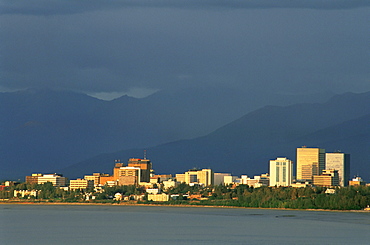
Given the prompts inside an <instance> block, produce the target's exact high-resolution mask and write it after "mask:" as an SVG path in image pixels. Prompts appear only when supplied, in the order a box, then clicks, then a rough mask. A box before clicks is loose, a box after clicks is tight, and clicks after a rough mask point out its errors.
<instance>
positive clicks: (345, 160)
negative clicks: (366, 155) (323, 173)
mask: <svg viewBox="0 0 370 245" xmlns="http://www.w3.org/2000/svg"><path fill="white" fill-rule="evenodd" d="M325 164H326V169H335V170H338V177H339V185H340V186H347V185H348V181H349V176H350V172H349V171H350V170H349V168H350V155H349V154H346V153H342V152H333V153H326V154H325Z"/></svg>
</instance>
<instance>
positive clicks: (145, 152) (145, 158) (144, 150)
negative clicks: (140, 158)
mask: <svg viewBox="0 0 370 245" xmlns="http://www.w3.org/2000/svg"><path fill="white" fill-rule="evenodd" d="M144 159H146V150H144Z"/></svg>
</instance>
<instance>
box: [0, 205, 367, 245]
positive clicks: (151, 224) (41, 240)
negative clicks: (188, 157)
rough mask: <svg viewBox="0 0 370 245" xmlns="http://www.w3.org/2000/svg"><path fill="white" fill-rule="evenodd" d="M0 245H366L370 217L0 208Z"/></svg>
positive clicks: (231, 211)
mask: <svg viewBox="0 0 370 245" xmlns="http://www.w3.org/2000/svg"><path fill="white" fill-rule="evenodd" d="M0 244H2V245H5V244H265V245H266V244H370V213H354V212H317V211H290V210H261V209H226V208H200V207H194V208H193V207H149V206H77V205H76V206H74V205H72V206H71V205H66V206H64V205H0Z"/></svg>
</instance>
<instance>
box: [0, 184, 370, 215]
mask: <svg viewBox="0 0 370 245" xmlns="http://www.w3.org/2000/svg"><path fill="white" fill-rule="evenodd" d="M14 190H38V194H37V197H35V196H30V195H25V196H24V197H22V196H21V195H20V194H18V196H17V197H14ZM326 190H327V188H323V187H306V188H293V187H278V188H276V187H266V186H265V187H261V188H253V187H249V186H247V185H239V186H236V187H235V188H232V187H231V186H222V185H219V186H210V187H199V186H189V185H187V184H184V183H182V184H180V185H178V186H177V187H176V188H171V189H169V190H167V191H166V193H167V194H177V195H178V196H177V198H176V199H171V200H170V201H168V202H153V201H141V202H140V203H147V204H153V203H155V204H170V205H209V206H232V207H254V208H291V209H328V210H361V209H364V208H365V207H366V206H367V205H369V204H370V187H369V186H350V187H337V188H336V189H335V193H334V194H326V193H325V191H326ZM117 192H119V193H121V194H122V195H123V196H131V195H142V194H145V189H144V188H142V187H136V186H114V187H108V186H104V187H103V189H102V190H101V191H99V192H95V191H93V190H88V191H79V190H76V191H66V190H63V189H60V188H55V187H54V186H53V185H52V184H51V183H45V184H43V185H37V184H27V183H22V184H18V185H15V186H11V187H6V188H5V189H4V190H2V191H0V199H9V200H13V201H22V200H28V201H34V202H93V203H94V202H99V203H114V202H117V201H113V197H114V195H115V194H116V193H117ZM188 195H189V196H190V198H187V196H188ZM192 195H196V196H197V197H198V198H194V197H191V196H192ZM87 196H89V197H91V196H94V199H92V198H87ZM118 202H119V201H118Z"/></svg>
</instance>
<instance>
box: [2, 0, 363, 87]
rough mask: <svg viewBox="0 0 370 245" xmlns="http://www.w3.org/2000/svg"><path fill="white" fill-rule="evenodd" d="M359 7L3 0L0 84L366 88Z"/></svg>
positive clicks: (341, 4)
mask: <svg viewBox="0 0 370 245" xmlns="http://www.w3.org/2000/svg"><path fill="white" fill-rule="evenodd" d="M277 2H278V3H277ZM364 6H369V1H327V0H325V1H318V0H317V1H284V0H283V1H263V0H259V1H211V0H210V1H199V0H198V1H104V3H103V2H102V1H93V0H89V1H69V2H67V1H51V0H48V1H41V0H40V1H2V2H1V5H0V9H1V13H2V15H1V16H0V18H1V19H0V22H1V23H2V28H1V30H0V35H1V37H2V43H1V54H2V55H1V81H0V88H1V87H3V88H8V89H17V88H27V87H51V88H62V89H73V90H79V91H88V92H114V91H115V92H117V91H128V90H130V89H133V88H144V89H162V88H170V87H181V86H233V87H235V88H241V89H245V90H248V89H253V90H258V89H261V90H268V89H269V90H271V91H287V92H307V91H308V92H316V91H318V90H319V89H325V90H337V91H336V92H342V91H363V90H370V85H369V84H370V83H369V81H368V79H369V71H368V67H367V64H368V63H369V45H368V40H369V28H368V16H369V8H368V7H364ZM317 9H320V10H317Z"/></svg>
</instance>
